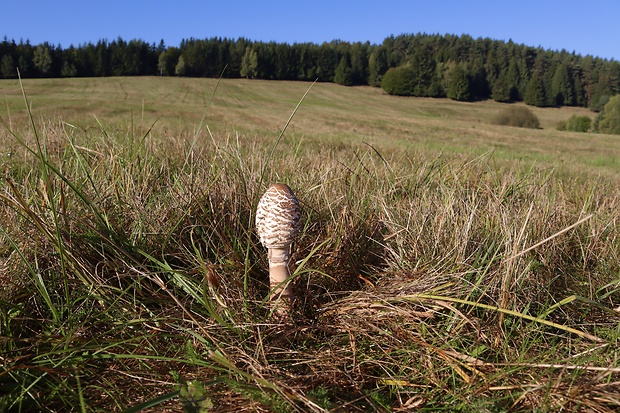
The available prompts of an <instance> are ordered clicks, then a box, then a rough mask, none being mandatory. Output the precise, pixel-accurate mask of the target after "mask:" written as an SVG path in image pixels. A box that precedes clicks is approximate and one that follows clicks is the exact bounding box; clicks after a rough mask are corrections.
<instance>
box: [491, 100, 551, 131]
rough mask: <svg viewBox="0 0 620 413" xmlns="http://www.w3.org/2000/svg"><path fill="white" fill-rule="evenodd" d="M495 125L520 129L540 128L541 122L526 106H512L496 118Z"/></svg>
mask: <svg viewBox="0 0 620 413" xmlns="http://www.w3.org/2000/svg"><path fill="white" fill-rule="evenodd" d="M493 123H494V124H496V125H502V126H516V127H518V128H532V129H538V128H540V120H539V119H538V117H537V116H536V115H535V114H534V112H532V111H531V109H529V108H527V107H525V106H510V107H508V108H506V109H504V110H502V111H501V112H499V113H498V114H497V116H495V119H493Z"/></svg>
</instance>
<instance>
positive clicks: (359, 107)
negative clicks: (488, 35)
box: [0, 78, 620, 173]
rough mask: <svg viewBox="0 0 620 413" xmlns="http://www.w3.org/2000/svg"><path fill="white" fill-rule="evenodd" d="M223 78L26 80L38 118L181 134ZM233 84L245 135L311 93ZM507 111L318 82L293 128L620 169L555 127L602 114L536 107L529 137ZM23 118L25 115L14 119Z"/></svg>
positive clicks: (416, 147)
mask: <svg viewBox="0 0 620 413" xmlns="http://www.w3.org/2000/svg"><path fill="white" fill-rule="evenodd" d="M216 83H217V81H216V80H213V79H177V78H105V79H70V80H64V79H63V80H58V79H56V80H26V81H25V82H24V84H25V87H26V90H27V91H28V93H29V94H30V95H31V97H32V101H33V107H34V110H35V113H36V114H41V115H42V116H45V117H46V118H50V117H62V118H63V119H64V120H67V121H70V122H71V121H77V120H83V119H84V117H85V115H96V116H97V117H98V118H99V119H101V120H104V121H110V120H112V121H113V120H114V119H116V118H117V116H118V115H122V114H125V116H124V119H127V117H128V116H129V114H130V113H132V114H133V117H134V119H135V120H136V121H138V120H140V121H142V120H144V121H146V123H149V122H153V121H154V120H155V119H157V118H160V121H159V123H160V124H162V125H165V126H168V127H170V128H173V129H174V130H176V131H178V130H179V128H181V129H186V130H190V131H191V130H193V128H194V127H195V126H196V125H197V124H198V122H199V120H200V118H201V116H202V113H203V108H204V106H205V105H206V104H207V103H208V102H209V101H210V99H211V97H212V93H213V91H214V89H215V86H216ZM275 85H276V86H275V87H274V83H273V82H266V81H255V80H251V81H250V80H223V81H222V82H221V84H220V86H219V89H218V92H217V94H216V96H215V99H214V101H213V106H212V108H211V109H210V110H209V116H208V124H209V125H210V127H211V128H212V129H213V130H214V131H216V132H223V133H225V132H230V131H232V130H236V131H242V132H243V134H244V137H245V138H250V139H251V138H253V137H254V135H263V136H265V135H266V136H267V137H268V138H273V137H274V136H276V135H277V133H278V132H279V131H280V130H281V128H282V127H283V125H284V122H285V120H286V118H287V116H288V114H289V113H290V111H291V110H292V108H294V106H295V104H296V103H297V101H298V99H299V98H300V96H302V95H303V93H304V92H305V90H306V88H307V87H308V86H309V85H308V84H305V83H300V82H277V83H275ZM0 92H1V93H2V96H4V97H5V102H6V103H5V104H6V105H7V106H8V109H9V110H10V111H11V113H13V114H16V113H22V114H23V113H24V111H23V103H22V100H21V92H20V90H19V87H18V85H17V82H16V81H3V82H0ZM503 107H505V105H502V104H498V103H495V102H493V101H487V102H481V103H473V104H471V103H460V102H455V101H451V100H444V99H442V100H435V99H407V98H397V97H391V96H388V95H386V94H384V93H382V91H381V90H380V89H376V88H369V87H359V88H345V87H339V86H337V85H333V84H317V85H315V87H314V88H313V90H312V93H311V94H310V96H309V97H308V98H307V100H306V101H305V102H304V105H303V107H302V108H301V110H300V112H299V115H298V116H297V117H296V119H295V122H294V123H293V127H292V131H295V132H297V133H298V134H300V135H303V136H304V138H307V139H309V140H311V141H315V142H318V143H319V144H323V143H324V142H326V141H327V142H341V141H344V142H346V143H350V142H359V141H364V142H368V143H371V144H373V145H380V146H381V147H383V148H385V149H386V150H387V149H397V150H413V151H423V152H427V151H428V150H429V149H430V150H432V151H433V152H435V153H436V152H438V151H445V152H448V153H450V152H460V153H465V154H474V155H479V154H482V153H486V152H488V151H494V153H495V154H496V156H497V157H500V158H510V159H525V160H534V161H542V162H545V163H547V162H552V163H556V161H564V162H566V163H568V164H571V165H572V164H574V163H577V164H579V165H584V166H586V167H587V168H590V167H595V168H594V171H595V173H598V172H600V173H609V172H612V173H615V172H617V171H618V170H620V165H618V162H617V159H619V158H620V141H619V140H618V139H616V138H615V137H613V136H608V135H597V134H587V135H584V134H579V133H567V132H559V131H556V130H555V125H556V123H557V122H558V121H560V120H567V119H568V118H569V117H570V116H571V115H572V114H579V115H586V116H590V117H592V118H593V117H594V114H593V113H592V112H589V111H587V110H586V109H582V108H561V109H538V108H532V110H533V111H534V112H535V114H536V115H537V116H538V117H539V118H540V120H541V124H542V128H543V130H522V129H515V128H506V127H500V126H495V125H491V124H490V120H491V119H492V118H493V117H494V116H495V114H496V113H497V112H498V111H500V110H501V109H502V108H503ZM14 116H15V115H14Z"/></svg>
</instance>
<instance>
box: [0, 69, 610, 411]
mask: <svg viewBox="0 0 620 413" xmlns="http://www.w3.org/2000/svg"><path fill="white" fill-rule="evenodd" d="M0 92H1V95H0V96H1V98H2V99H3V102H2V104H1V105H0V117H1V119H2V125H0V160H1V162H2V170H3V173H4V176H3V179H2V181H0V363H1V364H0V412H3V411H7V412H13V411H15V412H18V411H20V412H25V411H46V412H67V411H76V412H91V411H92V412H103V411H105V412H110V411H119V412H138V411H145V412H167V411H170V412H172V411H182V410H184V411H186V412H208V411H217V412H369V411H378V412H399V411H401V412H404V411H461V412H480V411H488V412H508V411H510V412H513V411H523V412H529V411H540V412H545V411H595V412H613V411H617V410H618V408H620V351H619V350H618V349H619V348H620V347H619V346H618V344H619V343H618V342H619V339H620V212H619V211H620V186H619V183H620V165H619V164H618V159H620V138H619V137H617V136H612V135H603V134H593V133H572V132H562V131H558V130H556V129H555V126H556V124H557V122H558V121H562V120H567V119H568V118H569V117H570V116H571V115H573V114H578V115H587V116H591V117H592V118H593V117H594V114H593V113H591V112H589V111H587V110H586V109H583V108H568V107H564V108H561V109H554V108H545V109H541V108H531V109H532V111H533V112H534V113H535V114H536V115H537V116H538V117H539V119H540V121H541V128H540V129H522V128H513V127H505V126H498V125H493V124H492V119H493V117H494V116H495V115H496V114H497V113H498V112H499V111H500V110H501V109H503V108H505V107H506V105H504V104H499V103H496V102H492V101H485V102H476V103H462V102H455V101H451V100H445V99H420V98H399V97H393V96H388V95H386V94H385V93H383V92H382V91H381V90H380V89H376V88H370V87H355V88H347V87H342V86H338V85H334V84H322V83H317V84H314V85H311V84H310V83H303V82H273V81H272V82H269V81H259V80H226V79H223V80H221V81H219V80H217V79H187V78H170V77H167V78H149V77H143V78H142V77H141V78H96V79H94V78H93V79H85V78H81V79H36V80H35V79H33V80H24V81H23V82H22V84H20V82H18V81H17V80H10V81H9V80H6V81H0ZM24 92H25V96H24ZM306 93H307V94H306ZM270 182H285V183H287V184H288V185H289V186H291V188H292V189H293V190H294V191H295V193H296V194H297V197H298V198H299V200H300V203H301V207H302V231H301V234H300V235H299V237H298V239H297V241H296V243H295V244H294V247H293V261H294V262H293V263H292V265H291V273H292V274H293V275H292V278H293V282H294V287H295V290H296V292H297V297H298V299H297V301H296V303H295V309H294V316H293V320H292V321H282V320H279V319H277V318H274V317H273V315H272V313H271V307H270V305H269V303H268V301H267V299H266V297H267V295H268V293H269V291H268V289H269V287H268V285H269V283H268V271H267V252H266V250H265V249H264V248H263V247H262V246H261V245H260V243H259V242H258V238H257V236H256V233H255V230H254V213H255V208H256V205H257V203H258V199H259V198H260V196H261V195H262V193H263V192H264V191H265V189H266V188H267V186H268V184H269V183H270Z"/></svg>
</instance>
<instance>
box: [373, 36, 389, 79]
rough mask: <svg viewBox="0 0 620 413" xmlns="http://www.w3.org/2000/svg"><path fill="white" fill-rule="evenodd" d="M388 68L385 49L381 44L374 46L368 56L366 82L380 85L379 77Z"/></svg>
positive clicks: (381, 76) (380, 77)
mask: <svg viewBox="0 0 620 413" xmlns="http://www.w3.org/2000/svg"><path fill="white" fill-rule="evenodd" d="M388 68H389V67H388V62H387V50H386V49H385V48H384V47H383V46H378V47H376V48H375V49H374V50H373V51H372V53H371V54H370V57H369V58H368V84H369V85H370V86H375V87H377V86H381V79H382V78H383V75H384V74H385V72H387V70H388Z"/></svg>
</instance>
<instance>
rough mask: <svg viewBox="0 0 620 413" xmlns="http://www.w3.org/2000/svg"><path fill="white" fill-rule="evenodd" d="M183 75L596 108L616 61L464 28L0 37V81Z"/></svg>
mask: <svg viewBox="0 0 620 413" xmlns="http://www.w3.org/2000/svg"><path fill="white" fill-rule="evenodd" d="M17 69H19V75H20V76H21V77H22V78H37V77H54V78H56V77H94V76H188V77H220V76H222V77H225V78H241V77H244V78H257V79H270V80H300V81H314V80H318V81H320V82H335V83H338V84H341V85H345V86H358V85H370V86H375V87H382V88H383V89H384V90H385V91H386V92H387V93H390V94H394V95H405V96H421V97H448V98H451V99H454V100H459V101H476V100H485V99H493V100H496V101H498V102H520V101H523V102H525V103H527V104H529V105H533V106H538V107H559V106H581V107H588V108H590V109H591V110H593V111H596V112H598V111H600V110H601V109H602V108H603V107H604V105H605V104H606V103H607V102H608V101H609V99H610V97H612V96H614V95H616V94H618V93H620V62H618V61H616V60H607V59H602V58H598V57H594V56H591V55H587V56H582V55H579V54H576V53H574V52H572V53H571V52H568V51H566V50H562V51H554V50H546V49H543V48H541V47H532V46H527V45H522V44H516V43H514V42H512V41H507V42H506V41H500V40H493V39H489V38H477V39H474V38H473V37H471V36H469V35H460V36H457V35H434V34H433V35H431V34H423V33H418V34H403V35H399V36H389V37H387V38H386V39H385V40H384V41H383V43H382V44H370V43H369V42H365V43H361V42H356V43H349V42H343V41H337V40H335V41H331V42H325V43H323V44H315V43H295V44H288V43H276V42H260V41H251V40H248V39H244V38H239V39H227V38H217V37H214V38H210V39H194V38H191V39H187V40H183V41H182V42H181V44H180V45H179V46H178V47H176V46H166V44H165V43H164V41H163V40H162V41H160V43H159V44H158V45H156V44H155V43H151V44H150V43H148V42H145V41H142V40H135V39H134V40H130V41H125V40H123V39H122V38H120V37H119V38H118V39H116V40H112V41H108V40H99V41H98V42H97V43H94V44H93V43H85V44H81V45H78V46H74V45H71V46H69V47H67V48H63V47H62V46H61V45H52V44H49V43H47V42H46V43H42V44H38V45H32V44H31V43H30V42H29V41H23V40H20V41H19V43H17V42H16V41H15V40H9V39H7V38H6V37H5V38H4V39H3V41H2V42H1V43H0V78H5V79H7V78H16V77H17V76H18V70H17Z"/></svg>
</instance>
